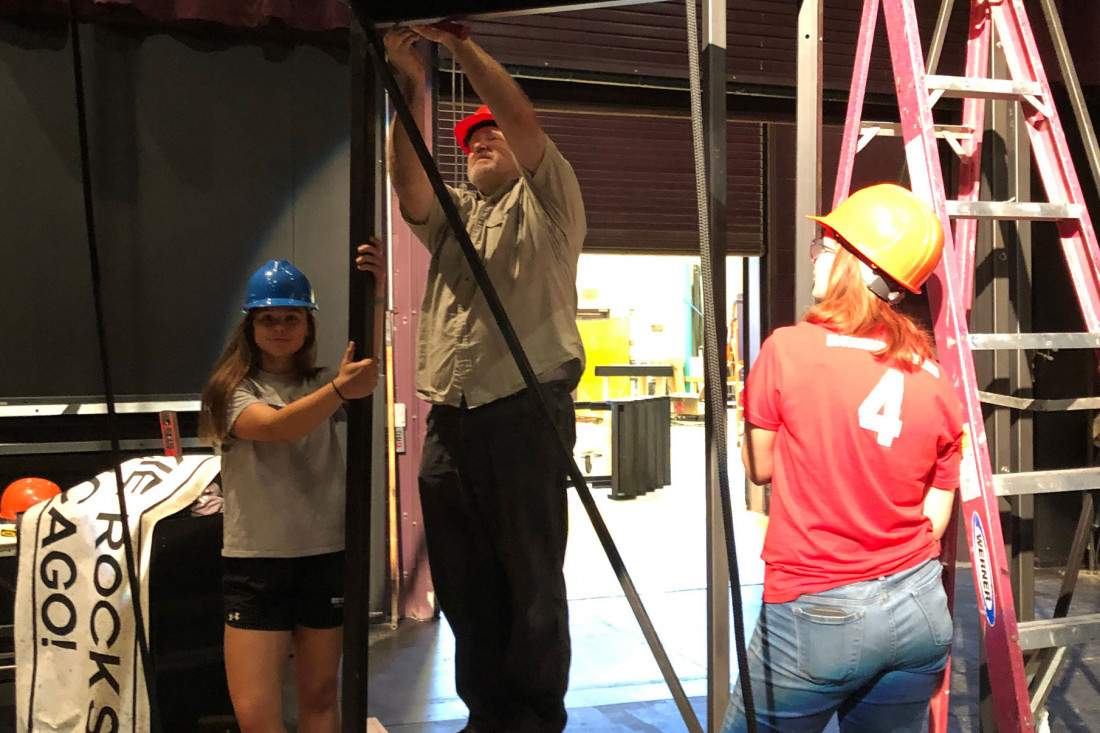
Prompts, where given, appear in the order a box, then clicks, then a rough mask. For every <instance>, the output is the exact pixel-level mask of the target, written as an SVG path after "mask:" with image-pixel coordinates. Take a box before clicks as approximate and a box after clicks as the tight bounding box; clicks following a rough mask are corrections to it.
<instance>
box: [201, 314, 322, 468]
mask: <svg viewBox="0 0 1100 733" xmlns="http://www.w3.org/2000/svg"><path fill="white" fill-rule="evenodd" d="M259 310H262V309H261V308H255V309H253V310H250V311H248V313H246V314H245V315H244V318H242V319H241V322H240V323H239V324H238V325H237V328H236V329H235V330H234V331H233V335H232V336H230V337H229V340H228V341H227V342H226V344H225V348H224V349H223V350H222V355H221V356H220V357H218V361H217V362H216V363H215V364H214V371H213V373H211V375H210V378H209V379H207V380H206V384H205V385H203V388H202V398H201V403H200V407H199V440H200V441H201V442H202V443H203V444H205V445H209V446H213V447H214V448H218V447H226V446H228V445H229V444H230V443H231V442H232V439H231V438H230V436H229V430H230V428H231V427H232V425H228V424H227V423H228V421H229V400H230V397H231V396H232V395H233V391H234V390H235V389H237V386H238V385H240V383H241V381H243V380H244V379H245V378H246V377H250V376H253V375H254V374H255V373H256V371H257V370H258V369H259V368H260V347H259V346H257V345H256V327H255V323H254V320H255V314H256V312H257V311H259ZM302 310H305V312H306V323H307V329H308V330H307V333H306V340H305V343H304V344H302V348H300V349H298V351H297V352H296V353H295V354H294V362H293V368H294V370H293V375H294V378H295V379H297V380H298V381H299V382H302V381H304V380H306V379H309V378H310V377H313V376H316V374H317V372H319V371H320V370H319V369H318V368H317V367H316V361H317V322H316V320H315V319H314V317H313V311H312V310H309V309H305V308H303V309H302Z"/></svg>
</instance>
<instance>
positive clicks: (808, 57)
mask: <svg viewBox="0 0 1100 733" xmlns="http://www.w3.org/2000/svg"><path fill="white" fill-rule="evenodd" d="M823 18H824V0H802V1H801V3H800V4H799V9H798V92H797V99H796V103H795V107H796V110H797V112H796V114H797V120H796V125H795V135H796V137H797V143H796V156H797V158H798V174H797V176H796V180H795V189H794V190H795V197H794V211H795V225H794V236H795V252H794V254H795V257H794V288H795V292H794V311H795V318H798V317H799V316H800V315H802V313H803V312H804V311H805V310H806V309H807V308H809V307H810V306H811V305H813V296H812V294H811V293H812V290H813V277H814V271H813V263H811V262H810V258H809V256H808V254H807V253H808V252H809V248H810V240H812V239H813V238H814V235H815V233H816V231H815V230H816V227H817V224H815V223H814V222H813V221H811V220H809V219H807V218H806V216H807V215H810V214H819V213H821V34H822V26H823ZM861 106H862V105H861Z"/></svg>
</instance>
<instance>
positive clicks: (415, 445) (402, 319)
mask: <svg viewBox="0 0 1100 733" xmlns="http://www.w3.org/2000/svg"><path fill="white" fill-rule="evenodd" d="M430 106H431V105H430V103H429V104H425V107H426V108H430ZM428 114H430V113H428ZM424 129H427V130H430V129H432V128H431V124H430V122H428V121H427V119H426V120H425V124H424ZM428 144H429V145H430V144H431V141H430V139H429V143H428ZM390 222H391V225H390V251H391V257H392V263H393V294H394V295H393V308H394V317H393V323H394V326H393V376H394V388H395V393H396V394H395V396H394V401H395V402H398V403H403V404H404V405H405V425H406V427H405V453H404V454H398V456H397V491H398V497H399V508H400V515H399V517H398V519H399V523H398V526H399V531H400V537H399V548H398V549H399V552H400V555H401V583H400V593H401V595H400V605H399V612H400V615H401V616H402V617H403V618H414V619H426V618H431V617H432V616H434V615H435V602H434V596H435V594H434V587H433V586H432V576H431V570H430V569H429V568H428V550H427V546H426V545H425V544H424V521H423V516H422V514H421V510H420V496H419V491H418V488H417V479H416V477H417V470H418V468H419V466H420V455H421V451H422V448H423V445H424V433H425V421H426V420H427V417H428V409H429V405H428V404H427V403H425V402H423V401H421V400H420V399H419V398H418V397H417V396H416V326H417V322H418V321H419V318H420V304H421V302H422V299H423V297H424V283H425V280H426V279H427V272H428V263H429V262H430V260H431V257H430V256H429V255H428V250H427V249H425V247H424V245H422V244H421V243H420V241H419V240H418V239H416V237H414V236H413V235H412V232H410V231H409V228H408V226H406V224H405V222H404V221H403V220H402V219H401V212H400V211H399V210H398V206H397V197H396V196H393V197H392V206H391V210H390Z"/></svg>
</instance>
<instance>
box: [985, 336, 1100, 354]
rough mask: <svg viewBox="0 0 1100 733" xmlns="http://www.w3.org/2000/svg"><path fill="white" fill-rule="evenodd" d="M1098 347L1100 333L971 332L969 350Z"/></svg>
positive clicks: (1099, 345) (1099, 344)
mask: <svg viewBox="0 0 1100 733" xmlns="http://www.w3.org/2000/svg"><path fill="white" fill-rule="evenodd" d="M1019 349H1036V350H1038V349H1100V333H972V334H970V350H971V351H1007V350H1019Z"/></svg>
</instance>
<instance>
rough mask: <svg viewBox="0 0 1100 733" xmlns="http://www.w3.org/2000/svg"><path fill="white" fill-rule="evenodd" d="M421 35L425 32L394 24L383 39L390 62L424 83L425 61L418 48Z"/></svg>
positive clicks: (407, 75) (406, 74) (410, 77)
mask: <svg viewBox="0 0 1100 733" xmlns="http://www.w3.org/2000/svg"><path fill="white" fill-rule="evenodd" d="M422 27H425V28H426V27H427V26H422ZM439 32H440V33H442V31H439ZM421 35H423V34H421V33H417V32H416V31H414V30H413V29H411V28H406V27H404V26H394V27H392V28H390V29H389V30H388V31H386V35H385V38H384V39H383V41H384V42H385V44H386V58H387V59H389V62H390V63H391V64H393V67H394V68H395V69H396V70H397V71H398V72H400V73H401V74H402V75H403V76H405V77H407V78H409V79H411V80H413V81H414V82H418V83H423V82H424V78H425V70H424V62H423V61H422V60H421V59H420V52H419V51H417V50H416V42H417V40H418V39H419V38H420V36H421ZM445 35H450V34H445ZM425 37H427V36H425Z"/></svg>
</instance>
